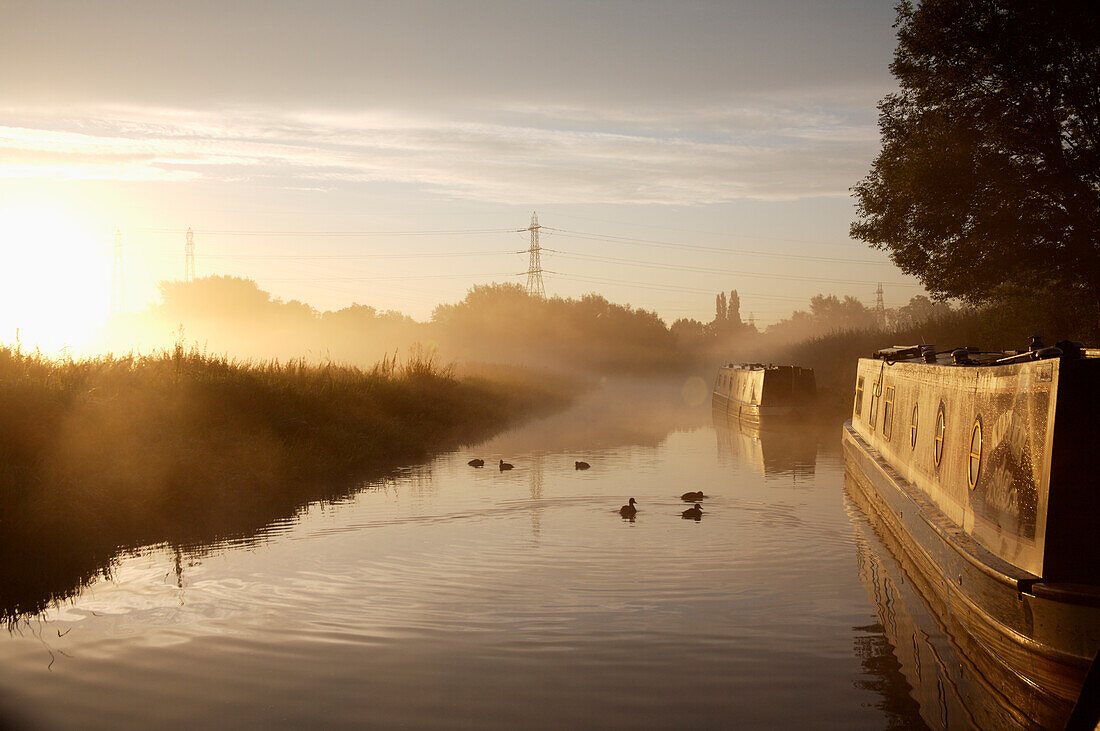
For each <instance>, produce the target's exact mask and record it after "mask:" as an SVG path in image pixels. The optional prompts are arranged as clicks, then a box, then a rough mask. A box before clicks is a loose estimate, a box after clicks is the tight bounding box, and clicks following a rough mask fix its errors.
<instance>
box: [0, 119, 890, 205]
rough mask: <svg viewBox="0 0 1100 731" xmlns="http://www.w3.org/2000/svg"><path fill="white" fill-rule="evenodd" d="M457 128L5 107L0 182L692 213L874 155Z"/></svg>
mask: <svg viewBox="0 0 1100 731" xmlns="http://www.w3.org/2000/svg"><path fill="white" fill-rule="evenodd" d="M456 117H457V118H455V117H447V118H443V117H433V116H426V115H423V114H421V115H402V114H399V113H394V112H385V111H380V112H364V113H322V112H300V113H286V112H278V111H274V110H270V109H248V110H236V111H231V112H203V111H199V110H174V109H164V108H140V107H126V108H97V109H91V110H87V111H86V112H83V113H80V112H78V113H73V112H72V111H69V112H68V113H67V114H59V113H58V110H52V109H37V110H36V109H22V110H7V111H3V112H0V120H7V124H6V125H5V124H0V159H2V160H3V161H4V162H3V163H2V164H0V178H25V177H41V178H58V177H61V178H65V179H86V180H126V181H135V180H148V181H161V182H180V181H196V180H201V181H209V182H225V181H230V180H232V181H242V180H243V181H252V182H256V183H261V184H270V185H275V186H278V187H285V188H292V187H316V186H317V185H325V184H334V183H336V184H339V183H343V184H354V183H360V182H394V183H403V184H415V185H419V186H422V187H423V188H425V189H427V190H429V191H434V192H436V193H438V194H441V195H445V196H451V197H456V198H463V199H473V200H482V201H491V202H495V203H525V202H528V201H542V202H545V203H660V204H676V205H699V204H707V203H718V202H725V201H731V200H736V199H744V198H750V199H763V200H790V199H798V198H807V197H816V196H845V195H847V194H848V187H849V186H850V185H851V183H852V181H853V180H856V179H858V177H859V176H860V175H861V174H862V173H863V171H865V170H866V167H867V164H868V161H869V160H870V159H871V157H872V156H873V154H874V151H875V149H876V147H877V132H876V131H875V129H874V127H873V125H872V124H870V123H869V121H866V120H862V119H858V118H857V117H856V116H855V115H854V114H850V113H846V112H844V110H836V109H807V108H804V107H790V108H783V107H778V106H770V107H756V108H754V107H742V108H733V109H708V110H693V111H691V112H690V113H686V112H685V113H681V114H679V115H673V114H669V113H668V112H667V110H666V111H658V112H655V111H642V112H639V113H637V114H633V115H624V114H608V113H603V114H597V113H594V112H592V110H587V111H586V110H584V109H580V108H571V109H551V110H539V111H538V113H534V112H532V111H531V110H526V111H525V110H523V109H521V108H512V109H505V110H501V111H498V112H494V113H493V115H492V117H490V121H476V122H475V121H463V119H462V118H461V115H456ZM627 117H629V118H627Z"/></svg>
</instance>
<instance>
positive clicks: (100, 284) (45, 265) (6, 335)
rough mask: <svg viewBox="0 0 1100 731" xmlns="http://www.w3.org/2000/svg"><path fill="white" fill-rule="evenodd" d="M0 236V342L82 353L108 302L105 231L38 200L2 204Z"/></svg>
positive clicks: (104, 316) (108, 247)
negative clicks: (38, 203)
mask: <svg viewBox="0 0 1100 731" xmlns="http://www.w3.org/2000/svg"><path fill="white" fill-rule="evenodd" d="M0 236H2V237H3V244H2V246H0V248H2V251H3V257H2V258H0V342H2V343H6V344H9V345H13V344H15V342H16V337H17V333H18V339H19V342H20V344H21V345H22V347H23V348H24V350H27V349H34V348H40V349H41V350H42V351H43V352H44V353H47V354H50V355H57V354H60V353H63V352H65V351H66V350H73V351H78V352H83V351H85V350H87V349H88V348H89V346H90V345H91V343H92V341H93V339H94V337H95V335H96V332H97V330H98V329H99V327H100V326H102V325H103V324H104V322H105V321H106V319H107V314H108V309H109V307H110V296H111V259H110V257H111V242H110V236H109V235H102V234H101V235H98V236H96V235H92V234H89V233H88V231H87V230H86V229H84V228H82V227H81V226H80V225H79V224H78V223H77V222H76V221H75V220H74V219H73V218H72V217H70V216H67V215H66V214H64V213H62V212H60V211H58V210H54V209H51V208H49V207H47V206H36V205H19V206H5V207H2V208H0Z"/></svg>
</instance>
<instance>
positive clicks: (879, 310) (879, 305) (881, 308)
mask: <svg viewBox="0 0 1100 731" xmlns="http://www.w3.org/2000/svg"><path fill="white" fill-rule="evenodd" d="M875 323H876V324H877V325H878V326H879V327H886V304H885V303H884V302H883V301H882V282H879V283H878V289H876V290H875Z"/></svg>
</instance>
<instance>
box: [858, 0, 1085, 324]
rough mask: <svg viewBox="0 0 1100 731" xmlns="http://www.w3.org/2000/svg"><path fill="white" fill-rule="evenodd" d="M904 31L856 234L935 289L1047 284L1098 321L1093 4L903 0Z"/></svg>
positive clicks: (975, 294) (979, 297) (975, 296)
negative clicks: (896, 86) (895, 85)
mask: <svg viewBox="0 0 1100 731" xmlns="http://www.w3.org/2000/svg"><path fill="white" fill-rule="evenodd" d="M896 27H897V28H898V47H897V49H896V51H895V54H894V61H893V63H892V64H891V66H890V68H891V70H892V71H893V73H894V75H895V76H896V77H897V79H898V81H899V82H900V90H899V91H898V92H897V93H893V94H889V95H888V96H886V98H885V99H883V100H882V102H881V103H880V104H879V111H880V115H879V127H880V129H881V133H882V150H881V152H880V153H879V155H878V157H877V158H876V160H875V162H874V165H873V167H872V168H871V171H870V173H869V174H868V176H867V177H866V178H865V179H864V180H862V181H861V182H860V183H859V184H858V185H856V186H855V188H854V189H853V190H854V193H855V197H856V202H857V209H858V218H857V220H856V222H855V223H853V224H852V227H851V233H852V235H853V236H854V237H857V238H860V239H862V240H864V241H867V242H868V243H869V244H871V245H872V246H874V247H875V248H879V249H884V250H887V251H889V252H890V256H891V258H892V259H893V260H894V262H895V263H896V264H897V265H898V266H899V267H900V268H901V269H902V270H903V271H905V272H906V273H909V274H913V275H915V276H916V277H918V278H919V279H920V280H921V282H922V283H923V284H924V285H925V287H927V288H928V290H929V292H930V293H932V294H933V296H936V297H940V298H943V297H959V298H962V299H963V300H966V301H968V302H971V303H981V302H987V301H990V300H992V299H996V298H997V297H998V296H999V292H1004V291H1005V289H1006V288H1021V287H1025V288H1033V289H1048V290H1049V289H1053V290H1055V291H1057V292H1059V293H1060V294H1061V295H1062V296H1064V297H1066V298H1072V300H1069V299H1067V301H1075V302H1077V303H1079V304H1080V303H1085V302H1087V303H1088V308H1090V309H1091V311H1092V312H1093V313H1095V314H1096V315H1097V316H1100V149H1098V142H1100V12H1098V11H1097V7H1096V5H1095V4H1093V2H1072V1H1069V0H1032V1H1031V2H1027V1H1024V0H1018V1H1013V0H924V1H923V2H921V3H920V4H919V5H917V6H914V5H913V3H912V2H909V0H902V2H900V3H899V5H898V21H897V25H896Z"/></svg>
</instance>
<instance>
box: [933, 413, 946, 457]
mask: <svg viewBox="0 0 1100 731" xmlns="http://www.w3.org/2000/svg"><path fill="white" fill-rule="evenodd" d="M946 432H947V419H946V417H945V416H944V409H943V402H942V401H941V402H940V410H939V413H937V414H936V433H935V434H934V435H933V437H932V441H933V443H932V458H933V459H935V460H936V466H937V467H939V466H940V460H941V459H942V458H943V437H944V434H945V433H946Z"/></svg>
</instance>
